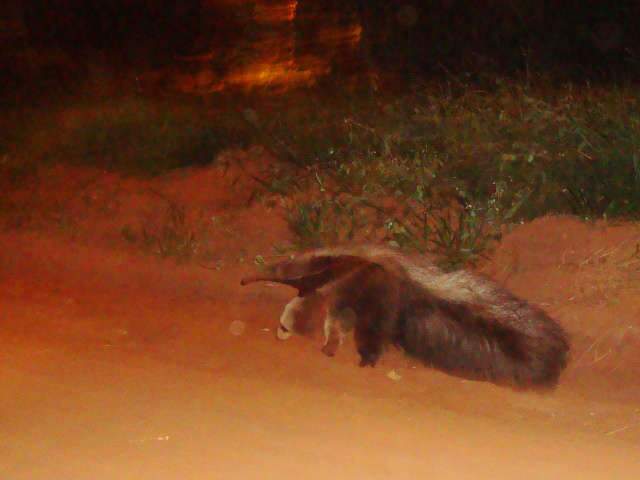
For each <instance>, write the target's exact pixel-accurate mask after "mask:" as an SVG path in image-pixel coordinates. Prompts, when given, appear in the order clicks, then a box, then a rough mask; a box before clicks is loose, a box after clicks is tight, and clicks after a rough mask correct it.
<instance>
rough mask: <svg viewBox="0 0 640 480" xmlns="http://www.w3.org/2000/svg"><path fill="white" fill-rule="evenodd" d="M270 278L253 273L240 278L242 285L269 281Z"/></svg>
mask: <svg viewBox="0 0 640 480" xmlns="http://www.w3.org/2000/svg"><path fill="white" fill-rule="evenodd" d="M268 280H270V279H268V278H266V277H263V276H260V275H251V276H248V277H243V278H242V279H241V280H240V285H242V286H245V285H249V284H250V283H255V282H264V281H268Z"/></svg>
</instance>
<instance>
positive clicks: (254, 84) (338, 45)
mask: <svg viewBox="0 0 640 480" xmlns="http://www.w3.org/2000/svg"><path fill="white" fill-rule="evenodd" d="M226 1H228V2H229V3H236V4H240V3H242V4H244V5H250V4H253V9H252V18H253V21H254V22H255V24H257V25H258V26H259V27H260V28H258V29H257V31H256V35H255V36H254V38H253V39H252V40H250V42H251V43H246V44H243V45H240V46H239V47H238V50H239V51H243V52H245V53H243V54H242V55H243V56H242V58H241V61H240V62H234V63H235V64H234V63H232V64H231V65H230V66H229V67H228V68H227V71H226V74H225V75H224V76H223V77H222V78H220V77H219V76H217V77H216V76H215V75H214V74H213V69H212V68H211V62H213V61H215V59H216V58H217V56H218V55H217V54H216V53H215V51H212V52H207V53H204V54H200V55H194V56H190V57H183V58H182V60H184V61H187V62H190V63H192V64H196V65H200V66H201V67H200V70H199V71H198V72H196V73H191V74H183V75H181V76H180V78H178V79H177V82H176V85H177V88H178V89H179V90H181V91H184V92H189V93H198V94H206V93H210V92H218V91H222V90H225V89H228V88H231V89H238V88H239V89H243V90H251V89H253V88H262V87H274V88H279V89H287V88H293V87H298V86H310V85H313V84H314V83H315V82H316V81H317V80H318V78H319V77H321V76H323V75H326V74H328V73H330V71H331V65H332V62H333V61H334V60H335V58H338V57H339V56H341V55H342V54H344V52H353V51H354V49H355V48H356V47H357V46H358V44H359V43H360V37H361V35H362V27H361V26H360V25H359V24H358V23H352V24H350V25H346V26H339V25H337V24H335V23H333V22H332V21H331V18H327V19H326V26H322V27H321V28H320V29H319V30H318V31H317V33H316V34H315V35H314V36H313V38H312V40H311V41H309V42H308V43H311V42H312V43H314V44H315V45H316V46H320V47H321V48H320V49H319V50H320V51H322V53H320V54H318V53H314V54H311V53H307V54H302V55H301V54H300V53H299V52H297V48H296V47H297V45H296V31H295V27H294V23H293V22H294V21H295V19H296V15H297V12H298V0H281V1H278V2H263V1H256V2H255V3H253V2H248V1H246V0H226ZM247 42H249V40H247ZM316 50H317V49H316ZM249 59H252V60H251V61H249V62H247V60H249Z"/></svg>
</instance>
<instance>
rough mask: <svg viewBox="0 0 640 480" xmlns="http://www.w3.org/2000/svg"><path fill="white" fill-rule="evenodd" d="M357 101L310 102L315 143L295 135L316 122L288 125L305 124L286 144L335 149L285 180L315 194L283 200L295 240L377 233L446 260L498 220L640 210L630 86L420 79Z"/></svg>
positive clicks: (452, 260)
mask: <svg viewBox="0 0 640 480" xmlns="http://www.w3.org/2000/svg"><path fill="white" fill-rule="evenodd" d="M362 111H363V112H364V113H362V114H361V115H357V114H356V113H354V111H353V109H351V110H349V109H347V108H345V109H343V110H332V112H333V114H334V117H331V115H330V113H328V112H324V115H321V114H319V113H318V112H315V113H314V115H315V116H316V117H318V118H321V119H322V120H321V122H320V123H321V124H323V125H326V124H330V125H331V129H330V131H331V135H328V136H327V137H326V139H325V144H324V147H322V148H319V147H317V139H316V140H315V141H314V142H313V143H311V144H310V145H306V146H301V145H299V144H296V143H295V141H296V140H295V139H304V138H305V135H307V134H309V133H310V132H314V131H316V126H315V125H313V122H312V124H311V125H310V124H308V123H298V124H291V125H290V127H289V128H291V129H294V130H295V129H297V130H300V131H301V132H302V133H298V132H296V131H294V132H292V133H291V134H290V135H289V137H288V138H290V139H294V140H291V141H292V142H294V143H293V144H292V145H291V146H290V149H291V150H296V151H304V150H305V148H308V149H310V150H311V151H315V150H321V151H332V152H334V155H333V157H331V158H320V157H319V156H317V155H316V156H309V157H306V158H308V159H315V160H314V161H311V162H310V164H309V165H305V167H304V168H303V169H301V174H300V177H299V178H301V179H303V180H304V181H302V182H300V181H298V182H292V183H290V185H291V188H292V192H290V193H291V194H295V192H297V191H308V192H311V193H312V197H311V198H307V199H305V201H304V202H298V203H295V202H294V203H292V204H291V207H290V209H289V217H288V218H289V222H290V225H291V229H292V231H293V233H294V235H295V236H296V238H297V239H298V241H299V244H300V245H301V246H317V245H319V244H332V243H341V242H345V241H349V240H353V239H375V240H387V241H392V242H395V243H396V244H398V245H400V246H401V247H403V248H406V249H413V250H418V251H422V252H427V251H429V252H434V253H436V254H438V255H439V256H440V257H441V258H443V264H444V265H445V266H447V267H451V268H456V267H459V266H462V265H465V264H468V263H474V262H475V261H477V260H479V259H480V258H481V257H482V256H483V255H484V254H485V253H486V252H487V250H488V249H490V248H491V246H492V244H493V241H494V240H495V239H497V238H499V236H500V231H501V226H502V225H504V224H508V223H515V222H519V221H524V220H529V219H532V218H535V217H538V216H542V215H545V214H549V213H567V214H573V215H577V216H579V217H582V218H587V219H595V218H602V217H607V218H624V219H636V218H638V217H639V216H640V94H639V93H638V92H637V91H636V90H635V89H633V88H624V87H610V88H609V89H608V90H603V89H589V88H586V87H582V88H581V89H577V88H574V87H572V86H565V87H554V88H549V87H548V86H544V85H543V86H540V87H539V88H537V89H536V88H532V87H529V86H528V85H527V86H525V85H524V84H519V83H508V82H497V83H496V85H495V86H494V88H493V89H492V90H490V91H489V90H475V89H474V88H473V86H472V85H469V86H468V88H467V89H461V90H460V91H458V92H456V93H452V92H450V91H446V90H438V89H437V88H434V87H433V86H431V87H425V88H424V89H422V90H416V91H414V92H412V93H411V94H409V95H406V96H404V97H402V98H395V99H389V100H386V101H378V103H377V104H375V105H367V106H365V107H364V108H362ZM336 129H340V131H341V132H342V134H336V133H335V131H336ZM321 130H322V129H320V131H321ZM336 139H338V140H336ZM299 141H301V140H299ZM309 169H311V170H312V171H313V172H314V174H313V175H310V174H309ZM389 203H392V204H394V208H391V209H389V208H387V207H388V205H389Z"/></svg>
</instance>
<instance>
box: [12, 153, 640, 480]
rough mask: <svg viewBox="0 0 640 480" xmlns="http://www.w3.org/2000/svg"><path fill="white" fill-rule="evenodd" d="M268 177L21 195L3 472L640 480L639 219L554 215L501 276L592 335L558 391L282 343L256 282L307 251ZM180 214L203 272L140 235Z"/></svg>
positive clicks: (43, 185)
mask: <svg viewBox="0 0 640 480" xmlns="http://www.w3.org/2000/svg"><path fill="white" fill-rule="evenodd" d="M253 158H257V159H262V160H258V161H255V160H251V159H253ZM268 161H269V159H268V158H266V157H265V155H264V154H263V153H262V152H260V151H258V150H253V151H249V152H245V153H242V152H240V153H236V154H235V158H234V159H233V165H234V166H233V167H229V168H226V169H225V168H224V166H218V167H211V168H207V169H201V170H193V171H185V172H180V173H176V174H173V175H170V176H166V177H162V178H157V179H153V180H136V179H122V178H119V177H118V176H116V175H113V174H106V173H102V172H93V171H87V170H80V169H71V168H68V167H57V168H54V169H48V170H42V171H40V172H39V174H38V175H37V177H35V178H33V179H29V180H27V181H25V183H24V185H22V186H21V187H20V188H13V189H4V192H5V193H3V194H6V197H5V198H7V199H8V200H6V201H5V203H4V205H5V208H4V210H3V213H2V217H1V219H2V223H3V225H4V227H5V228H4V229H3V230H2V233H0V251H1V252H2V254H1V255H0V341H2V344H3V349H2V351H1V352H0V356H1V361H0V412H1V413H0V478H2V479H11V480H18V479H29V480H31V479H47V480H50V479H87V480H101V479H118V480H120V479H136V480H138V479H147V478H148V479H154V480H155V479H185V480H187V479H203V478H238V479H251V478H256V479H257V478H260V479H268V478H282V479H288V478H309V479H313V478H322V479H327V478H340V479H343V478H344V479H352V478H353V479H361V478H362V479H364V478H371V479H376V478H393V479H405V478H406V479H414V478H432V479H441V478H443V479H448V478H451V479H465V478H469V479H481V478H491V479H502V478H504V479H513V478H523V479H524V478H526V479H529V478H531V479H542V478H562V479H574V478H575V479H592V478H593V479H624V478H629V479H631V478H633V479H636V478H640V382H639V381H638V378H640V286H639V285H640V282H639V280H640V278H639V277H640V253H639V251H638V248H639V245H640V226H639V225H637V224H619V225H612V224H607V223H597V224H587V223H582V222H580V221H578V220H575V219H572V218H561V217H550V218H543V219H540V220H537V221H535V222H532V223H530V224H526V225H521V226H518V227H516V228H514V229H513V230H512V231H510V232H507V233H506V234H505V236H504V240H503V241H502V243H501V245H499V246H498V248H497V250H496V251H495V254H494V255H493V256H492V259H491V260H490V261H488V262H487V263H486V264H485V265H483V266H482V268H481V270H482V271H483V272H484V273H487V274H489V275H490V276H492V277H493V278H495V279H496V280H497V281H498V282H500V283H502V284H504V285H506V286H507V287H508V288H510V289H512V290H513V291H514V292H516V293H517V294H519V295H521V296H522V297H524V298H527V299H529V300H531V301H533V302H536V303H538V304H541V305H542V306H543V307H544V308H546V309H547V310H548V311H549V312H550V313H551V314H552V315H553V316H554V317H556V318H557V319H558V320H559V321H560V322H561V323H563V325H565V326H566V328H567V329H568V330H569V331H570V332H571V335H572V343H573V351H572V360H571V363H570V365H569V367H568V369H567V371H566V372H565V374H564V375H563V376H562V378H561V381H560V385H559V387H558V388H557V390H555V391H554V392H551V393H546V394H540V393H527V392H524V393H523V392H514V391H511V390H509V389H506V388H500V387H497V386H494V385H491V384H487V383H482V382H471V381H465V380H461V379H459V378H455V377H452V376H448V375H445V374H443V373H440V372H437V371H434V370H431V369H428V368H426V367H423V366H420V365H419V364H417V363H416V362H414V361H413V360H411V359H409V358H406V357H404V356H403V355H402V354H401V353H400V352H397V351H390V352H387V353H386V355H385V356H384V357H383V359H382V360H381V362H380V364H379V365H378V366H377V367H376V368H374V369H360V368H359V367H358V366H357V358H356V353H355V351H354V349H353V347H352V345H350V344H348V345H347V346H346V347H345V348H343V349H342V350H341V351H340V352H339V354H338V356H336V357H335V358H332V359H330V358H327V357H325V356H324V355H322V354H321V353H320V348H319V339H308V338H294V339H291V340H289V341H288V342H279V341H277V340H276V339H275V338H274V337H275V335H274V332H275V327H276V325H277V319H278V317H279V314H280V311H281V309H282V307H283V305H284V303H285V302H286V301H287V300H288V299H289V298H290V297H291V296H292V294H293V292H292V291H291V290H289V289H287V288H286V287H269V286H268V285H254V286H249V287H244V288H243V287H240V286H239V279H240V277H241V276H242V275H243V274H246V273H247V272H249V271H251V270H252V268H253V258H254V257H255V256H256V255H259V254H260V255H263V256H265V257H267V256H269V255H271V254H273V249H272V247H273V246H274V245H277V244H284V243H286V242H287V240H289V238H288V232H287V228H286V224H285V222H284V221H283V219H282V214H281V213H280V212H279V210H278V199H273V198H271V199H268V198H265V197H262V198H260V197H259V196H256V195H255V190H256V185H257V184H255V183H254V182H253V180H251V179H250V177H249V176H248V175H247V172H250V173H251V174H252V175H253V176H259V175H260V170H261V168H263V167H264V165H265V164H266V163H268ZM236 162H239V164H241V165H243V168H238V167H237V166H235V165H236ZM261 162H262V163H261ZM222 163H224V162H222ZM261 165H262V166H261ZM167 205H179V206H181V208H183V212H184V213H185V219H184V222H183V224H181V225H183V226H182V227H180V228H185V229H187V230H188V231H190V232H192V233H194V236H195V238H197V240H198V241H197V242H196V244H194V250H196V251H195V258H194V259H191V260H189V261H186V262H182V263H178V262H176V261H175V260H174V259H173V258H165V259H163V258H159V257H158V256H157V255H154V249H156V248H157V245H155V244H150V243H144V242H142V241H140V240H139V236H140V234H141V232H142V231H143V230H144V229H145V228H146V229H147V230H148V232H152V233H153V232H161V231H162V222H166V221H167V219H166V217H165V215H166V212H167ZM269 205H271V206H269ZM163 219H164V220H163ZM176 228H177V227H176ZM123 232H125V233H123ZM127 232H128V233H127ZM201 264H205V265H206V266H207V267H209V268H202V266H201Z"/></svg>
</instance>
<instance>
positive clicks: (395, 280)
mask: <svg viewBox="0 0 640 480" xmlns="http://www.w3.org/2000/svg"><path fill="white" fill-rule="evenodd" d="M258 280H271V281H276V282H281V283H285V284H288V285H291V286H293V287H295V288H297V289H298V290H299V296H298V297H297V298H296V299H294V300H293V301H292V302H291V303H290V304H289V305H288V306H287V308H286V309H285V313H283V317H282V318H281V327H280V328H281V329H283V331H285V332H289V331H291V330H292V331H293V332H297V333H299V332H298V327H297V326H296V324H297V323H298V320H296V319H295V318H294V317H295V315H294V313H292V312H298V316H300V315H299V312H301V311H303V310H304V309H305V302H306V300H305V299H307V298H308V299H309V301H311V299H313V301H314V302H315V303H314V305H315V306H314V308H317V304H318V298H321V299H322V300H323V301H324V308H325V309H326V312H327V316H326V320H325V335H326V342H325V347H324V348H323V351H324V352H325V353H326V354H327V355H333V354H335V352H336V350H337V348H338V346H339V345H340V343H341V341H342V338H343V336H344V334H345V332H348V331H349V330H351V329H353V330H354V337H355V342H356V346H357V349H358V353H359V354H360V357H361V361H360V365H361V366H367V365H370V366H374V365H375V364H376V362H377V360H378V359H379V358H380V356H381V355H382V352H383V350H384V348H385V346H387V345H396V346H398V347H401V348H402V349H404V350H405V351H406V352H407V353H408V354H410V355H412V356H414V357H417V358H419V359H421V360H422V361H423V362H424V363H425V364H427V365H429V366H432V367H435V368H438V369H440V370H443V371H446V372H449V373H452V374H455V375H459V376H462V377H465V378H472V379H479V380H487V381H491V382H494V383H497V384H508V385H511V386H513V387H516V388H531V387H553V386H554V385H555V384H556V383H557V381H558V378H559V376H560V373H561V372H562V370H563V369H564V367H565V366H566V363H567V357H568V353H569V343H568V340H567V335H566V333H565V332H564V330H563V329H562V327H561V326H560V325H559V324H558V323H557V322H555V321H554V320H553V319H551V318H550V317H549V316H548V315H547V314H546V313H545V312H543V311H542V310H541V309H539V308H537V307H535V306H532V305H530V304H529V303H527V302H525V301H524V300H521V299H519V298H517V297H516V296H514V295H513V294H511V293H510V292H508V291H506V290H504V289H503V288H501V287H499V286H497V285H496V284H495V283H493V282H491V281H490V280H488V279H485V278H483V277H479V276H476V275H472V274H470V273H469V272H455V273H444V272H442V271H441V270H439V269H438V268H437V267H435V266H434V265H433V264H431V263H429V262H428V261H427V260H425V259H424V258H420V257H408V256H404V255H401V254H399V253H398V252H395V251H393V250H389V249H381V248H377V247H355V248H351V249H336V250H316V251H311V252H308V253H305V254H302V255H300V256H298V257H295V258H293V259H291V260H287V261H285V262H281V263H279V264H276V265H274V266H272V267H270V271H269V272H268V273H267V274H266V275H264V276H260V277H252V278H247V279H244V280H243V282H242V283H243V284H247V283H250V282H252V281H258ZM307 308H308V307H307Z"/></svg>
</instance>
